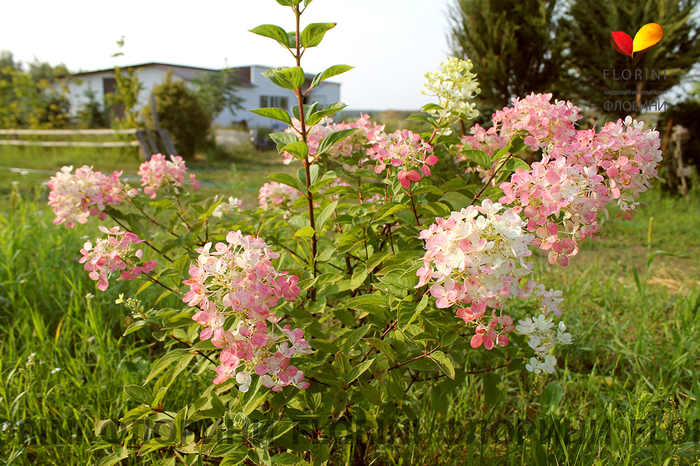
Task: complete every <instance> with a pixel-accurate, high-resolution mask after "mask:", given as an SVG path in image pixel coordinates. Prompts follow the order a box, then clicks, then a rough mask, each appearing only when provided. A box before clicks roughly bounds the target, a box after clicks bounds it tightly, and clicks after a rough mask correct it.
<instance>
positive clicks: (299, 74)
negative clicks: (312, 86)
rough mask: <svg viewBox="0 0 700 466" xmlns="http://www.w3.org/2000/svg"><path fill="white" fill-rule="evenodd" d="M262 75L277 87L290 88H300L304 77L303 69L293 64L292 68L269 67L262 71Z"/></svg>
mask: <svg viewBox="0 0 700 466" xmlns="http://www.w3.org/2000/svg"><path fill="white" fill-rule="evenodd" d="M263 76H265V77H266V78H268V79H269V80H270V81H272V83H273V84H275V85H276V86H278V87H281V88H283V89H292V90H295V89H299V88H301V86H302V85H303V84H304V80H305V79H306V78H305V76H304V70H302V69H301V67H300V66H295V67H294V68H287V67H280V68H270V69H269V70H267V71H265V72H263Z"/></svg>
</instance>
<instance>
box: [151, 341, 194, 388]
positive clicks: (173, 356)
mask: <svg viewBox="0 0 700 466" xmlns="http://www.w3.org/2000/svg"><path fill="white" fill-rule="evenodd" d="M187 354H188V352H187V350H184V349H176V350H172V351H170V352H169V353H166V354H165V355H164V356H163V357H162V358H160V359H159V360H158V361H156V363H155V364H154V365H153V368H151V372H149V374H148V377H146V383H148V382H149V381H150V380H151V379H152V378H153V377H155V376H156V375H158V374H160V373H161V372H163V371H164V370H165V369H166V368H167V367H168V366H170V365H171V364H172V363H174V362H175V361H177V360H178V359H180V358H182V357H183V356H185V355H187Z"/></svg>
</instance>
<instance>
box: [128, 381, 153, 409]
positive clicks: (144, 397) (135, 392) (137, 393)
mask: <svg viewBox="0 0 700 466" xmlns="http://www.w3.org/2000/svg"><path fill="white" fill-rule="evenodd" d="M124 392H125V393H126V394H127V395H128V396H129V398H131V399H132V400H136V401H138V402H139V403H141V404H144V405H150V404H151V403H153V395H152V394H151V392H149V391H148V390H146V389H145V388H143V387H141V386H139V385H124Z"/></svg>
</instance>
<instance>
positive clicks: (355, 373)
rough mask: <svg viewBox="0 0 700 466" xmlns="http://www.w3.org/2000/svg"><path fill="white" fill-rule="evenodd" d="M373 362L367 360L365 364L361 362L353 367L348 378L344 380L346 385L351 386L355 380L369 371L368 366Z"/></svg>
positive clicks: (372, 360)
mask: <svg viewBox="0 0 700 466" xmlns="http://www.w3.org/2000/svg"><path fill="white" fill-rule="evenodd" d="M373 362H374V359H369V360H367V361H365V362H362V363H360V364H358V365H357V366H355V367H353V368H352V370H351V371H350V373H349V374H348V377H347V379H346V384H351V383H352V382H353V381H354V380H355V379H356V378H358V377H359V376H361V375H362V374H364V373H365V371H366V370H367V369H369V366H371V365H372V363H373Z"/></svg>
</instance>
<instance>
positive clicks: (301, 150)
mask: <svg viewBox="0 0 700 466" xmlns="http://www.w3.org/2000/svg"><path fill="white" fill-rule="evenodd" d="M282 150H283V151H285V152H289V153H290V154H292V155H293V156H294V158H295V159H297V160H306V156H307V155H309V146H307V145H306V143H305V142H304V141H296V142H293V143H291V144H288V145H286V146H284V147H283V148H282ZM287 176H289V175H287ZM290 178H291V177H290ZM290 186H291V185H290ZM297 189H299V188H297Z"/></svg>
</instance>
